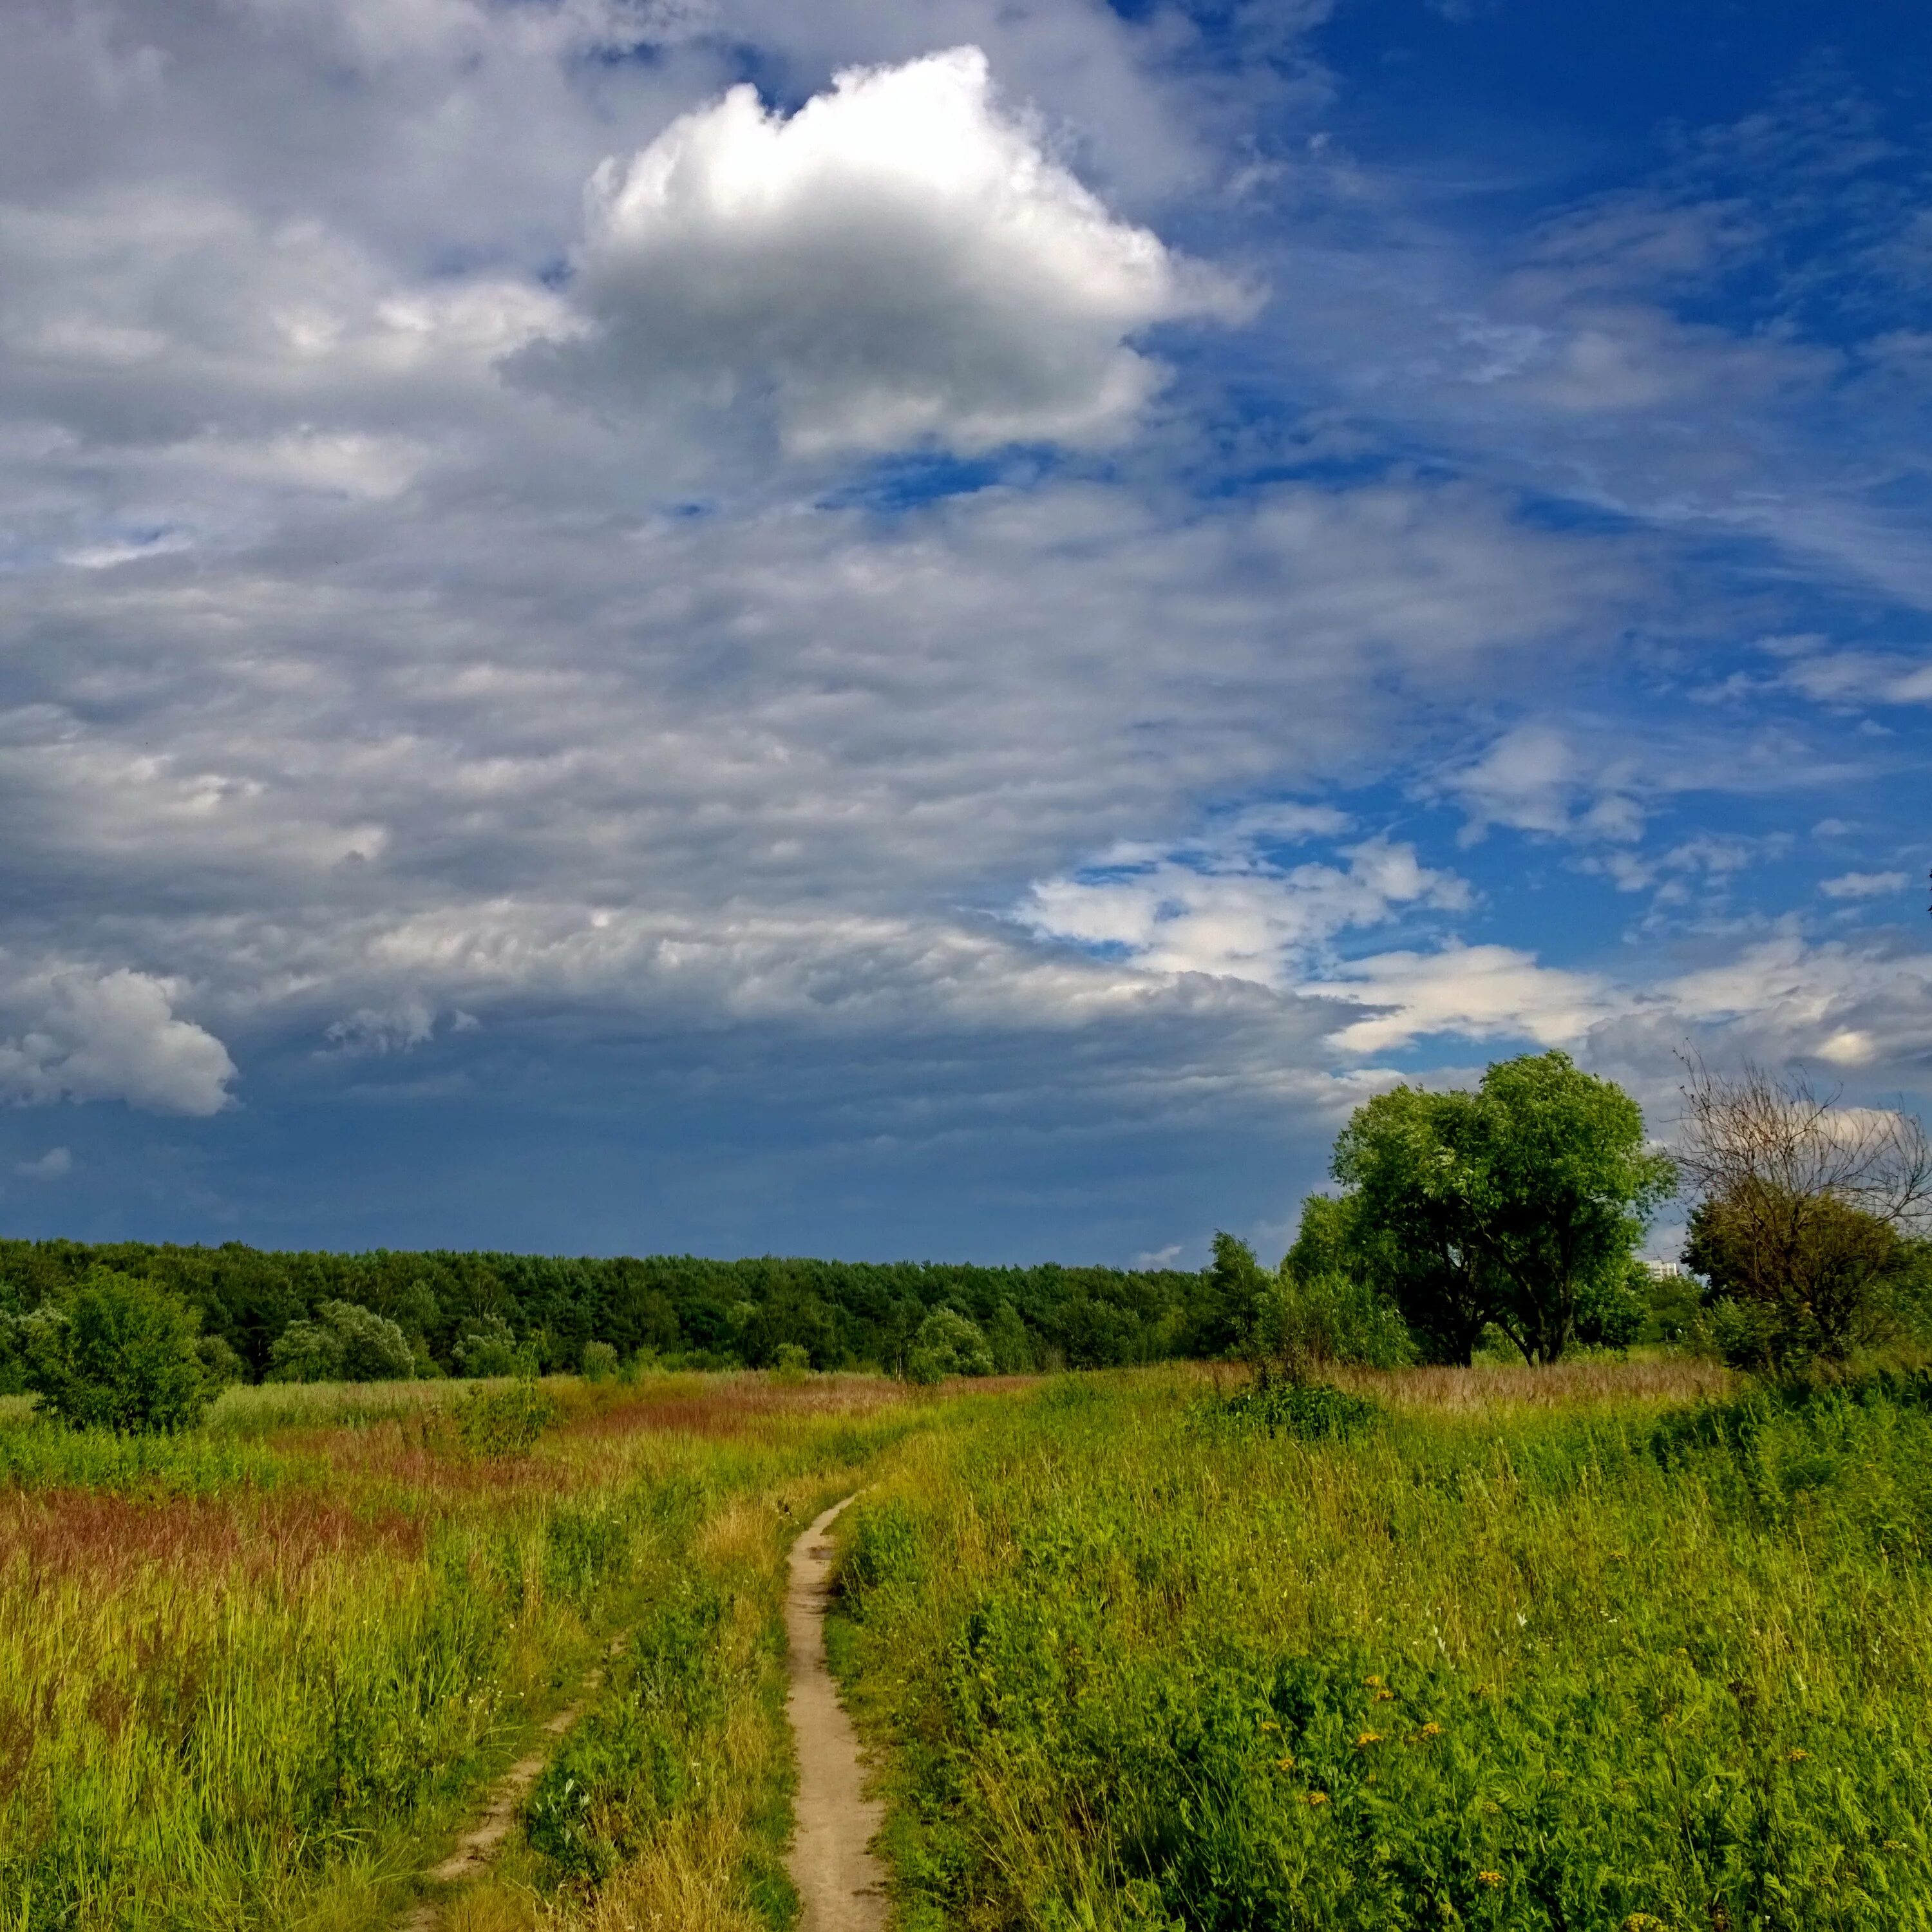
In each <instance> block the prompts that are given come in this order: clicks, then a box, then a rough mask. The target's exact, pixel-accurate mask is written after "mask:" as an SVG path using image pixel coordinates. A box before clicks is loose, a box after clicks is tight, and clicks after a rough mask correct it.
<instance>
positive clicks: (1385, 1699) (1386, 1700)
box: [1376, 1691, 1395, 1704]
mask: <svg viewBox="0 0 1932 1932" xmlns="http://www.w3.org/2000/svg"><path fill="white" fill-rule="evenodd" d="M1394 1702H1395V1693H1394V1691H1377V1692H1376V1703H1378V1704H1393V1703H1394Z"/></svg>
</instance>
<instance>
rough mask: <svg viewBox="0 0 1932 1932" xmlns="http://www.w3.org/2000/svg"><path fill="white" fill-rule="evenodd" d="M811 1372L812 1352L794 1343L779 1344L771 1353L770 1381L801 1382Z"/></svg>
mask: <svg viewBox="0 0 1932 1932" xmlns="http://www.w3.org/2000/svg"><path fill="white" fill-rule="evenodd" d="M809 1374H811V1351H810V1350H809V1349H806V1348H804V1347H803V1346H801V1345H800V1344H799V1343H796V1342H781V1343H779V1344H778V1346H777V1347H776V1348H775V1349H773V1350H772V1381H774V1382H803V1381H804V1379H805V1377H806V1376H808V1375H809Z"/></svg>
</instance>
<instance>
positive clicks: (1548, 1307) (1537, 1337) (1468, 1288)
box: [1331, 1052, 1675, 1362]
mask: <svg viewBox="0 0 1932 1932" xmlns="http://www.w3.org/2000/svg"><path fill="white" fill-rule="evenodd" d="M1331 1171H1332V1172H1333V1173H1334V1176H1335V1178H1336V1179H1337V1180H1338V1181H1341V1182H1342V1183H1343V1184H1344V1185H1345V1186H1346V1187H1348V1188H1349V1190H1351V1196H1350V1200H1351V1211H1352V1217H1353V1223H1354V1229H1355V1234H1354V1240H1355V1247H1356V1251H1357V1253H1358V1254H1359V1255H1360V1256H1362V1257H1363V1258H1364V1260H1365V1262H1367V1265H1368V1266H1369V1268H1370V1271H1371V1273H1372V1274H1373V1276H1374V1277H1376V1278H1378V1279H1379V1283H1380V1284H1381V1285H1382V1286H1385V1287H1386V1289H1387V1291H1388V1293H1389V1295H1391V1298H1392V1299H1393V1300H1394V1301H1395V1303H1396V1304H1397V1306H1398V1307H1400V1309H1401V1310H1402V1312H1403V1316H1404V1317H1405V1318H1406V1319H1407V1321H1408V1322H1409V1326H1410V1328H1412V1330H1414V1331H1416V1332H1417V1334H1418V1337H1419V1338H1420V1339H1421V1340H1423V1342H1424V1346H1425V1347H1426V1348H1427V1349H1428V1350H1429V1352H1431V1353H1433V1354H1434V1355H1436V1356H1437V1357H1438V1358H1439V1359H1443V1360H1447V1361H1461V1362H1466V1361H1469V1358H1470V1355H1471V1353H1472V1351H1473V1349H1474V1348H1475V1343H1477V1341H1478V1340H1480V1339H1481V1334H1482V1331H1483V1330H1484V1328H1485V1327H1486V1326H1487V1325H1488V1324H1490V1323H1491V1322H1494V1323H1495V1324H1496V1325H1497V1326H1498V1327H1499V1328H1501V1329H1502V1331H1503V1332H1504V1333H1505V1334H1507V1335H1508V1337H1509V1338H1510V1339H1511V1341H1513V1342H1514V1343H1515V1344H1516V1346H1517V1347H1518V1348H1519V1349H1521V1350H1522V1352H1523V1357H1524V1359H1525V1360H1526V1361H1531V1362H1553V1361H1557V1360H1558V1359H1559V1358H1561V1356H1562V1355H1563V1353H1564V1352H1565V1349H1568V1347H1569V1346H1571V1344H1572V1343H1574V1341H1575V1340H1577V1334H1578V1326H1579V1321H1580V1318H1581V1317H1585V1316H1588V1315H1589V1314H1590V1313H1592V1311H1593V1310H1598V1309H1600V1308H1602V1307H1604V1305H1605V1304H1607V1302H1610V1301H1613V1300H1614V1299H1616V1298H1617V1291H1619V1289H1621V1286H1622V1283H1623V1282H1624V1280H1625V1277H1627V1274H1628V1268H1629V1264H1630V1259H1631V1254H1632V1253H1633V1252H1634V1250H1635V1248H1636V1246H1637V1242H1638V1241H1639V1240H1640V1238H1642V1235H1643V1230H1644V1229H1645V1227H1646V1226H1647V1225H1648V1223H1649V1217H1651V1216H1652V1214H1654V1213H1655V1211H1656V1209H1657V1208H1658V1206H1659V1205H1661V1203H1662V1202H1664V1200H1665V1199H1667V1197H1668V1196H1669V1195H1670V1192H1671V1190H1672V1188H1673V1185H1674V1184H1675V1169H1674V1168H1673V1166H1672V1163H1671V1161H1670V1157H1669V1156H1668V1155H1667V1154H1663V1153H1661V1152H1660V1151H1656V1150H1654V1149H1652V1148H1650V1147H1649V1146H1648V1145H1646V1141H1645V1138H1644V1127H1643V1113H1642V1112H1641V1111H1640V1109H1639V1108H1638V1106H1637V1103H1636V1102H1635V1101H1634V1100H1631V1097H1630V1096H1629V1095H1628V1094H1626V1093H1625V1091H1623V1089H1622V1088H1620V1087H1619V1086H1618V1085H1616V1083H1615V1082H1612V1081H1608V1080H1600V1079H1597V1078H1595V1076H1592V1075H1590V1074H1588V1073H1583V1072H1582V1071H1581V1070H1580V1069H1579V1068H1578V1067H1577V1066H1576V1064H1575V1063H1574V1061H1571V1058H1570V1057H1569V1055H1567V1054H1565V1053H1560V1052H1549V1053H1541V1054H1524V1055H1520V1056H1519V1057H1518V1058H1516V1059H1514V1060H1506V1061H1498V1062H1497V1063H1496V1064H1494V1065H1493V1066H1492V1067H1490V1069H1489V1070H1488V1072H1487V1073H1485V1074H1484V1076H1483V1079H1482V1082H1481V1085H1480V1086H1479V1087H1478V1088H1477V1090H1476V1091H1475V1093H1473V1094H1472V1093H1468V1092H1463V1091H1457V1092H1451V1093H1445V1094H1430V1093H1425V1092H1423V1091H1420V1090H1418V1089H1417V1088H1410V1087H1398V1088H1396V1089H1395V1090H1394V1091H1393V1092H1392V1093H1388V1094H1379V1095H1378V1096H1377V1097H1376V1098H1375V1099H1374V1100H1370V1102H1368V1103H1367V1105H1365V1106H1362V1107H1361V1108H1359V1109H1357V1111H1356V1112H1355V1115H1354V1116H1353V1117H1352V1118H1351V1120H1350V1121H1349V1124H1348V1125H1347V1126H1346V1127H1345V1128H1344V1129H1343V1131H1342V1133H1341V1135H1340V1138H1339V1139H1337V1142H1336V1146H1335V1157H1334V1166H1333V1168H1332V1170H1331Z"/></svg>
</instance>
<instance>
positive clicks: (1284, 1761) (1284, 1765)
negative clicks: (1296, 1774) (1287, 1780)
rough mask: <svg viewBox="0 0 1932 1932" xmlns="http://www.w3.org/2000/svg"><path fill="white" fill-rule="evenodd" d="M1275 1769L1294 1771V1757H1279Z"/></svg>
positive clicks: (1275, 1762)
mask: <svg viewBox="0 0 1932 1932" xmlns="http://www.w3.org/2000/svg"><path fill="white" fill-rule="evenodd" d="M1274 1768H1275V1769H1276V1770H1277V1771H1292V1770H1293V1769H1295V1760H1294V1759H1293V1758H1292V1757H1278V1758H1277V1759H1276V1760H1275V1761H1274Z"/></svg>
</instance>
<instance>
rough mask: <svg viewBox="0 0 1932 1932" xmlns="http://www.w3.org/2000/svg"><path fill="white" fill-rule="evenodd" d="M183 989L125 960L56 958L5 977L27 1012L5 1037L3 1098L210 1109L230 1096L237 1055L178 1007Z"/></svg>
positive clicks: (12, 1000) (0, 1060)
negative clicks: (61, 961)
mask: <svg viewBox="0 0 1932 1932" xmlns="http://www.w3.org/2000/svg"><path fill="white" fill-rule="evenodd" d="M176 992H177V989H175V987H174V986H172V985H171V984H170V983H169V982H167V981H166V980H160V979H157V978H155V977H153V976H152V975H151V974H145V973H136V972H133V971H129V970H128V969H127V968H118V969H117V970H115V971H111V972H107V973H96V972H94V971H89V970H88V969H86V968H79V967H56V968H51V969H47V970H43V971H40V972H38V973H35V974H31V975H29V976H27V977H25V978H23V979H22V980H19V981H17V982H16V983H13V984H12V985H11V986H8V987H7V988H6V989H5V991H4V995H0V1001H3V1002H4V1005H5V1007H6V1008H7V1009H9V1010H12V1011H13V1012H15V1013H24V1015H25V1016H26V1019H25V1024H24V1025H23V1028H22V1030H21V1031H20V1032H19V1033H17V1034H14V1035H13V1037H10V1038H7V1037H0V1099H5V1100H11V1101H13V1102H16V1103H26V1104H32V1103H37V1102H46V1101H51V1100H124V1101H126V1102H127V1104H128V1105H129V1106H133V1107H139V1108H144V1109H148V1110H150V1111H151V1112H156V1113H163V1114H213V1113H217V1112H220V1109H222V1108H223V1106H226V1104H227V1102H228V1083H229V1081H231V1080H232V1079H234V1077H235V1064H234V1062H233V1061H232V1060H230V1059H229V1057H228V1050H227V1049H226V1047H224V1046H223V1045H222V1043H221V1042H220V1040H217V1039H216V1038H215V1037H214V1035H213V1034H211V1033H208V1032H207V1031H205V1030H204V1029H203V1028H201V1027H199V1026H197V1025H195V1024H194V1022H193V1021H191V1020H185V1019H181V1018H180V1017H178V1016H177V1015H176V1013H175V1010H174V1007H173V1001H174V999H175V997H176Z"/></svg>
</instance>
